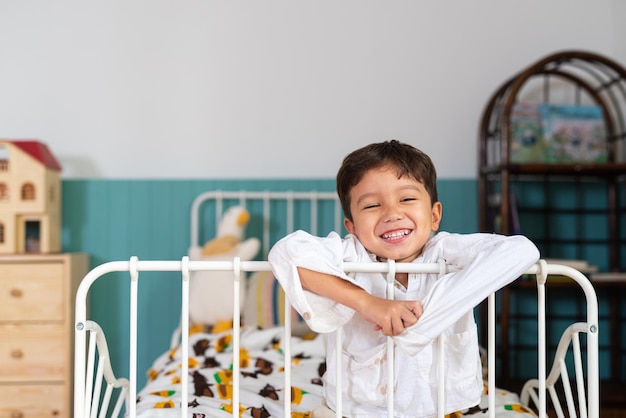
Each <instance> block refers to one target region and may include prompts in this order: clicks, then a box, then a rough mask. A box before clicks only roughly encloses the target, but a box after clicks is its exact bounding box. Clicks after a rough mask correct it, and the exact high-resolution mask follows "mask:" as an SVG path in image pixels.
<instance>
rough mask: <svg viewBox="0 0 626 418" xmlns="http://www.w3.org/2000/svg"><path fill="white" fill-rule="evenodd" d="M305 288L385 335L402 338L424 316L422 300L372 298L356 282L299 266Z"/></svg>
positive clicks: (301, 280) (301, 281)
mask: <svg viewBox="0 0 626 418" xmlns="http://www.w3.org/2000/svg"><path fill="white" fill-rule="evenodd" d="M298 275H299V276H300V283H301V284H302V288H303V289H306V290H308V291H310V292H313V293H315V294H317V295H320V296H324V297H327V298H329V299H332V300H334V301H335V302H337V303H341V304H342V305H345V306H347V307H349V308H351V309H353V310H354V311H356V312H357V313H358V314H359V315H361V317H362V318H363V319H364V320H366V321H368V322H371V323H372V324H374V329H375V330H380V331H382V333H383V334H384V335H387V336H390V335H398V334H400V333H402V332H403V331H404V328H405V327H409V326H411V325H413V324H414V323H415V322H416V321H417V319H418V318H419V317H420V315H421V314H422V305H421V303H420V302H418V301H400V300H388V299H382V298H379V297H376V296H372V295H370V294H369V293H368V292H366V291H365V290H364V289H362V288H360V287H358V286H356V285H355V284H353V283H352V282H349V281H346V280H343V279H341V278H339V277H337V276H333V275H331V274H325V273H319V272H316V271H313V270H309V269H306V268H303V267H298Z"/></svg>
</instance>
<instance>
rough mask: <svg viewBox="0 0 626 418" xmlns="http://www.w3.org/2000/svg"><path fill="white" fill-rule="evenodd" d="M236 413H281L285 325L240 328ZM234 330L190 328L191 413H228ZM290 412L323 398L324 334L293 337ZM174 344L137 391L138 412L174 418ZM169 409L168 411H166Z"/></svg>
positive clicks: (200, 416) (196, 417) (299, 412)
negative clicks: (210, 330) (263, 328)
mask: <svg viewBox="0 0 626 418" xmlns="http://www.w3.org/2000/svg"><path fill="white" fill-rule="evenodd" d="M240 335H241V337H240V338H241V347H242V348H241V350H240V365H241V369H240V370H241V376H240V378H239V382H240V395H239V396H240V413H241V414H242V415H243V416H252V417H269V416H281V415H282V410H283V405H284V396H283V393H284V356H283V351H282V339H283V336H284V335H283V328H270V329H265V330H258V329H253V328H242V330H241V334H240ZM231 342H232V330H230V329H229V330H226V331H221V332H216V330H215V329H214V330H212V332H210V333H207V332H192V334H191V335H190V337H189V350H190V353H189V356H190V357H189V377H188V378H189V394H188V404H189V417H190V418H204V417H228V416H232V415H231V411H232V403H231V398H232V385H231V382H232V361H233V351H232V344H231ZM291 344H292V345H291V351H292V363H291V365H292V367H291V372H292V379H291V409H292V417H307V416H310V413H309V411H311V410H312V409H313V408H315V407H316V406H318V405H320V404H321V403H322V396H321V393H322V382H321V375H322V374H323V373H324V370H325V357H324V338H323V336H316V337H314V338H311V339H302V338H296V337H293V338H292V343H291ZM180 358H181V357H180V352H179V350H178V349H174V350H171V351H170V352H168V353H164V354H163V355H161V356H160V357H159V358H158V359H157V360H156V361H155V362H154V364H153V366H152V367H151V369H150V370H149V372H148V380H149V381H148V383H147V385H146V387H144V388H143V389H142V390H141V391H140V392H139V393H138V399H137V416H138V417H174V416H177V415H175V414H173V413H172V411H171V408H179V407H180V400H181V394H180V391H181V390H182V389H181V387H182V386H181V383H180V382H181V366H180V364H181V362H180ZM167 410H169V411H167Z"/></svg>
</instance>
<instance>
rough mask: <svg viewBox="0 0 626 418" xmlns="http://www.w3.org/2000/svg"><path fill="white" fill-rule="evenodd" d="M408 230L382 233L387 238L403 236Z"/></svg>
mask: <svg viewBox="0 0 626 418" xmlns="http://www.w3.org/2000/svg"><path fill="white" fill-rule="evenodd" d="M408 233H409V232H408V231H402V232H394V233H392V234H383V238H385V239H388V238H400V237H403V236H405V235H407V234H408Z"/></svg>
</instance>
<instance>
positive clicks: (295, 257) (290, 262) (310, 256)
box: [268, 231, 362, 333]
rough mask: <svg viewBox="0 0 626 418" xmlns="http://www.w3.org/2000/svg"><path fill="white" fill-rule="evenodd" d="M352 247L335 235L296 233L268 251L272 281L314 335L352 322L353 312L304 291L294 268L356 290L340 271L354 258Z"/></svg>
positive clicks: (330, 300) (329, 300)
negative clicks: (344, 282)
mask: <svg viewBox="0 0 626 418" xmlns="http://www.w3.org/2000/svg"><path fill="white" fill-rule="evenodd" d="M354 244H355V243H354V240H351V239H346V240H344V239H342V238H341V237H340V236H339V235H338V234H337V233H335V232H331V233H330V234H329V235H328V236H327V237H316V236H313V235H310V234H308V233H306V232H304V231H296V232H294V233H292V234H290V235H287V236H286V237H284V238H283V239H281V240H280V241H278V242H277V243H276V244H275V245H274V246H273V247H272V249H271V250H270V253H269V255H268V260H269V263H270V266H271V268H272V271H273V273H274V277H276V279H277V280H278V281H279V282H280V285H281V286H282V287H283V289H284V290H285V293H286V294H287V297H288V298H289V301H290V303H291V305H292V306H293V307H294V308H295V310H296V311H298V313H299V314H300V315H301V316H302V318H304V320H305V321H306V323H307V324H308V326H309V327H310V328H311V329H312V330H313V331H316V332H320V333H326V332H332V331H335V330H337V329H338V328H340V327H342V326H343V325H345V324H346V323H347V322H348V321H349V320H350V318H352V316H353V315H354V310H352V309H350V308H348V307H347V306H345V305H342V304H339V303H337V302H335V301H333V300H332V299H329V298H326V297H323V296H319V295H317V294H315V293H312V292H309V291H307V290H305V289H303V288H302V284H301V282H300V276H299V274H298V270H297V268H298V267H303V268H306V269H309V270H313V271H318V272H321V273H326V274H330V275H333V276H337V277H339V278H341V279H344V280H347V281H350V282H352V283H354V284H356V285H357V286H359V284H357V283H356V282H355V281H354V280H353V279H352V278H351V277H349V276H348V275H346V274H345V273H344V271H343V261H344V260H345V259H346V257H348V260H350V259H351V258H352V257H353V256H354V255H355V254H356V252H355V251H356V250H355V248H354ZM351 254H352V255H351ZM346 261H347V260H346ZM359 287H362V286H359Z"/></svg>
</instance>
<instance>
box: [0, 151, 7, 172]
mask: <svg viewBox="0 0 626 418" xmlns="http://www.w3.org/2000/svg"><path fill="white" fill-rule="evenodd" d="M0 171H9V150H8V149H7V147H3V146H1V145H0Z"/></svg>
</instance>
